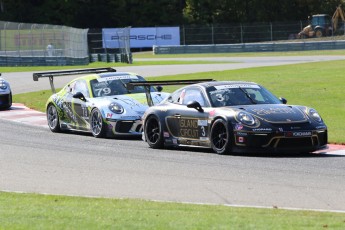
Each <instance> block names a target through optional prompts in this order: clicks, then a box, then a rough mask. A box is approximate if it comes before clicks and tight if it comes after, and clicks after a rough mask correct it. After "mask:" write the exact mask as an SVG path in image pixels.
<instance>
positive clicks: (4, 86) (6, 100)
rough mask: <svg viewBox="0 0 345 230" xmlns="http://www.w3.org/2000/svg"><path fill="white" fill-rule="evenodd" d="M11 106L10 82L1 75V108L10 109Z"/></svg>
mask: <svg viewBox="0 0 345 230" xmlns="http://www.w3.org/2000/svg"><path fill="white" fill-rule="evenodd" d="M0 76H1V74H0ZM11 106H12V91H11V87H10V84H9V83H8V81H6V80H5V79H3V78H1V77H0V109H9V108H10V107H11Z"/></svg>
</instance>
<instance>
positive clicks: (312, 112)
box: [308, 109, 322, 122]
mask: <svg viewBox="0 0 345 230" xmlns="http://www.w3.org/2000/svg"><path fill="white" fill-rule="evenodd" d="M308 115H309V117H311V118H312V119H314V120H315V121H317V122H322V118H321V116H320V114H319V113H318V112H317V111H316V110H315V109H309V111H308Z"/></svg>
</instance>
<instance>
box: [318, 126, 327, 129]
mask: <svg viewBox="0 0 345 230" xmlns="http://www.w3.org/2000/svg"><path fill="white" fill-rule="evenodd" d="M325 128H327V127H326V126H325V125H321V126H316V129H325Z"/></svg>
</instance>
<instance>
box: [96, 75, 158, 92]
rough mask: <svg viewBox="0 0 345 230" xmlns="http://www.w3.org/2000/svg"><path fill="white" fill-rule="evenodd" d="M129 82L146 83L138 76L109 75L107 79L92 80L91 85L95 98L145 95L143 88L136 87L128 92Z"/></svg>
mask: <svg viewBox="0 0 345 230" xmlns="http://www.w3.org/2000/svg"><path fill="white" fill-rule="evenodd" d="M129 82H145V79H144V78H143V77H141V76H137V75H114V76H109V75H107V76H106V77H101V78H97V79H94V80H91V81H90V85H91V89H92V94H93V96H94V97H105V96H113V95H123V94H129V93H145V88H144V87H143V86H135V87H134V89H132V90H128V89H127V88H126V84H127V83H129ZM152 91H155V90H154V89H153V87H152V88H151V92H152Z"/></svg>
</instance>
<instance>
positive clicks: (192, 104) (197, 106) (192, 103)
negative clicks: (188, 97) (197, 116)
mask: <svg viewBox="0 0 345 230" xmlns="http://www.w3.org/2000/svg"><path fill="white" fill-rule="evenodd" d="M187 107H188V108H193V109H196V110H198V111H199V112H204V109H203V108H201V105H200V103H199V102H197V101H190V102H188V104H187Z"/></svg>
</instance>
